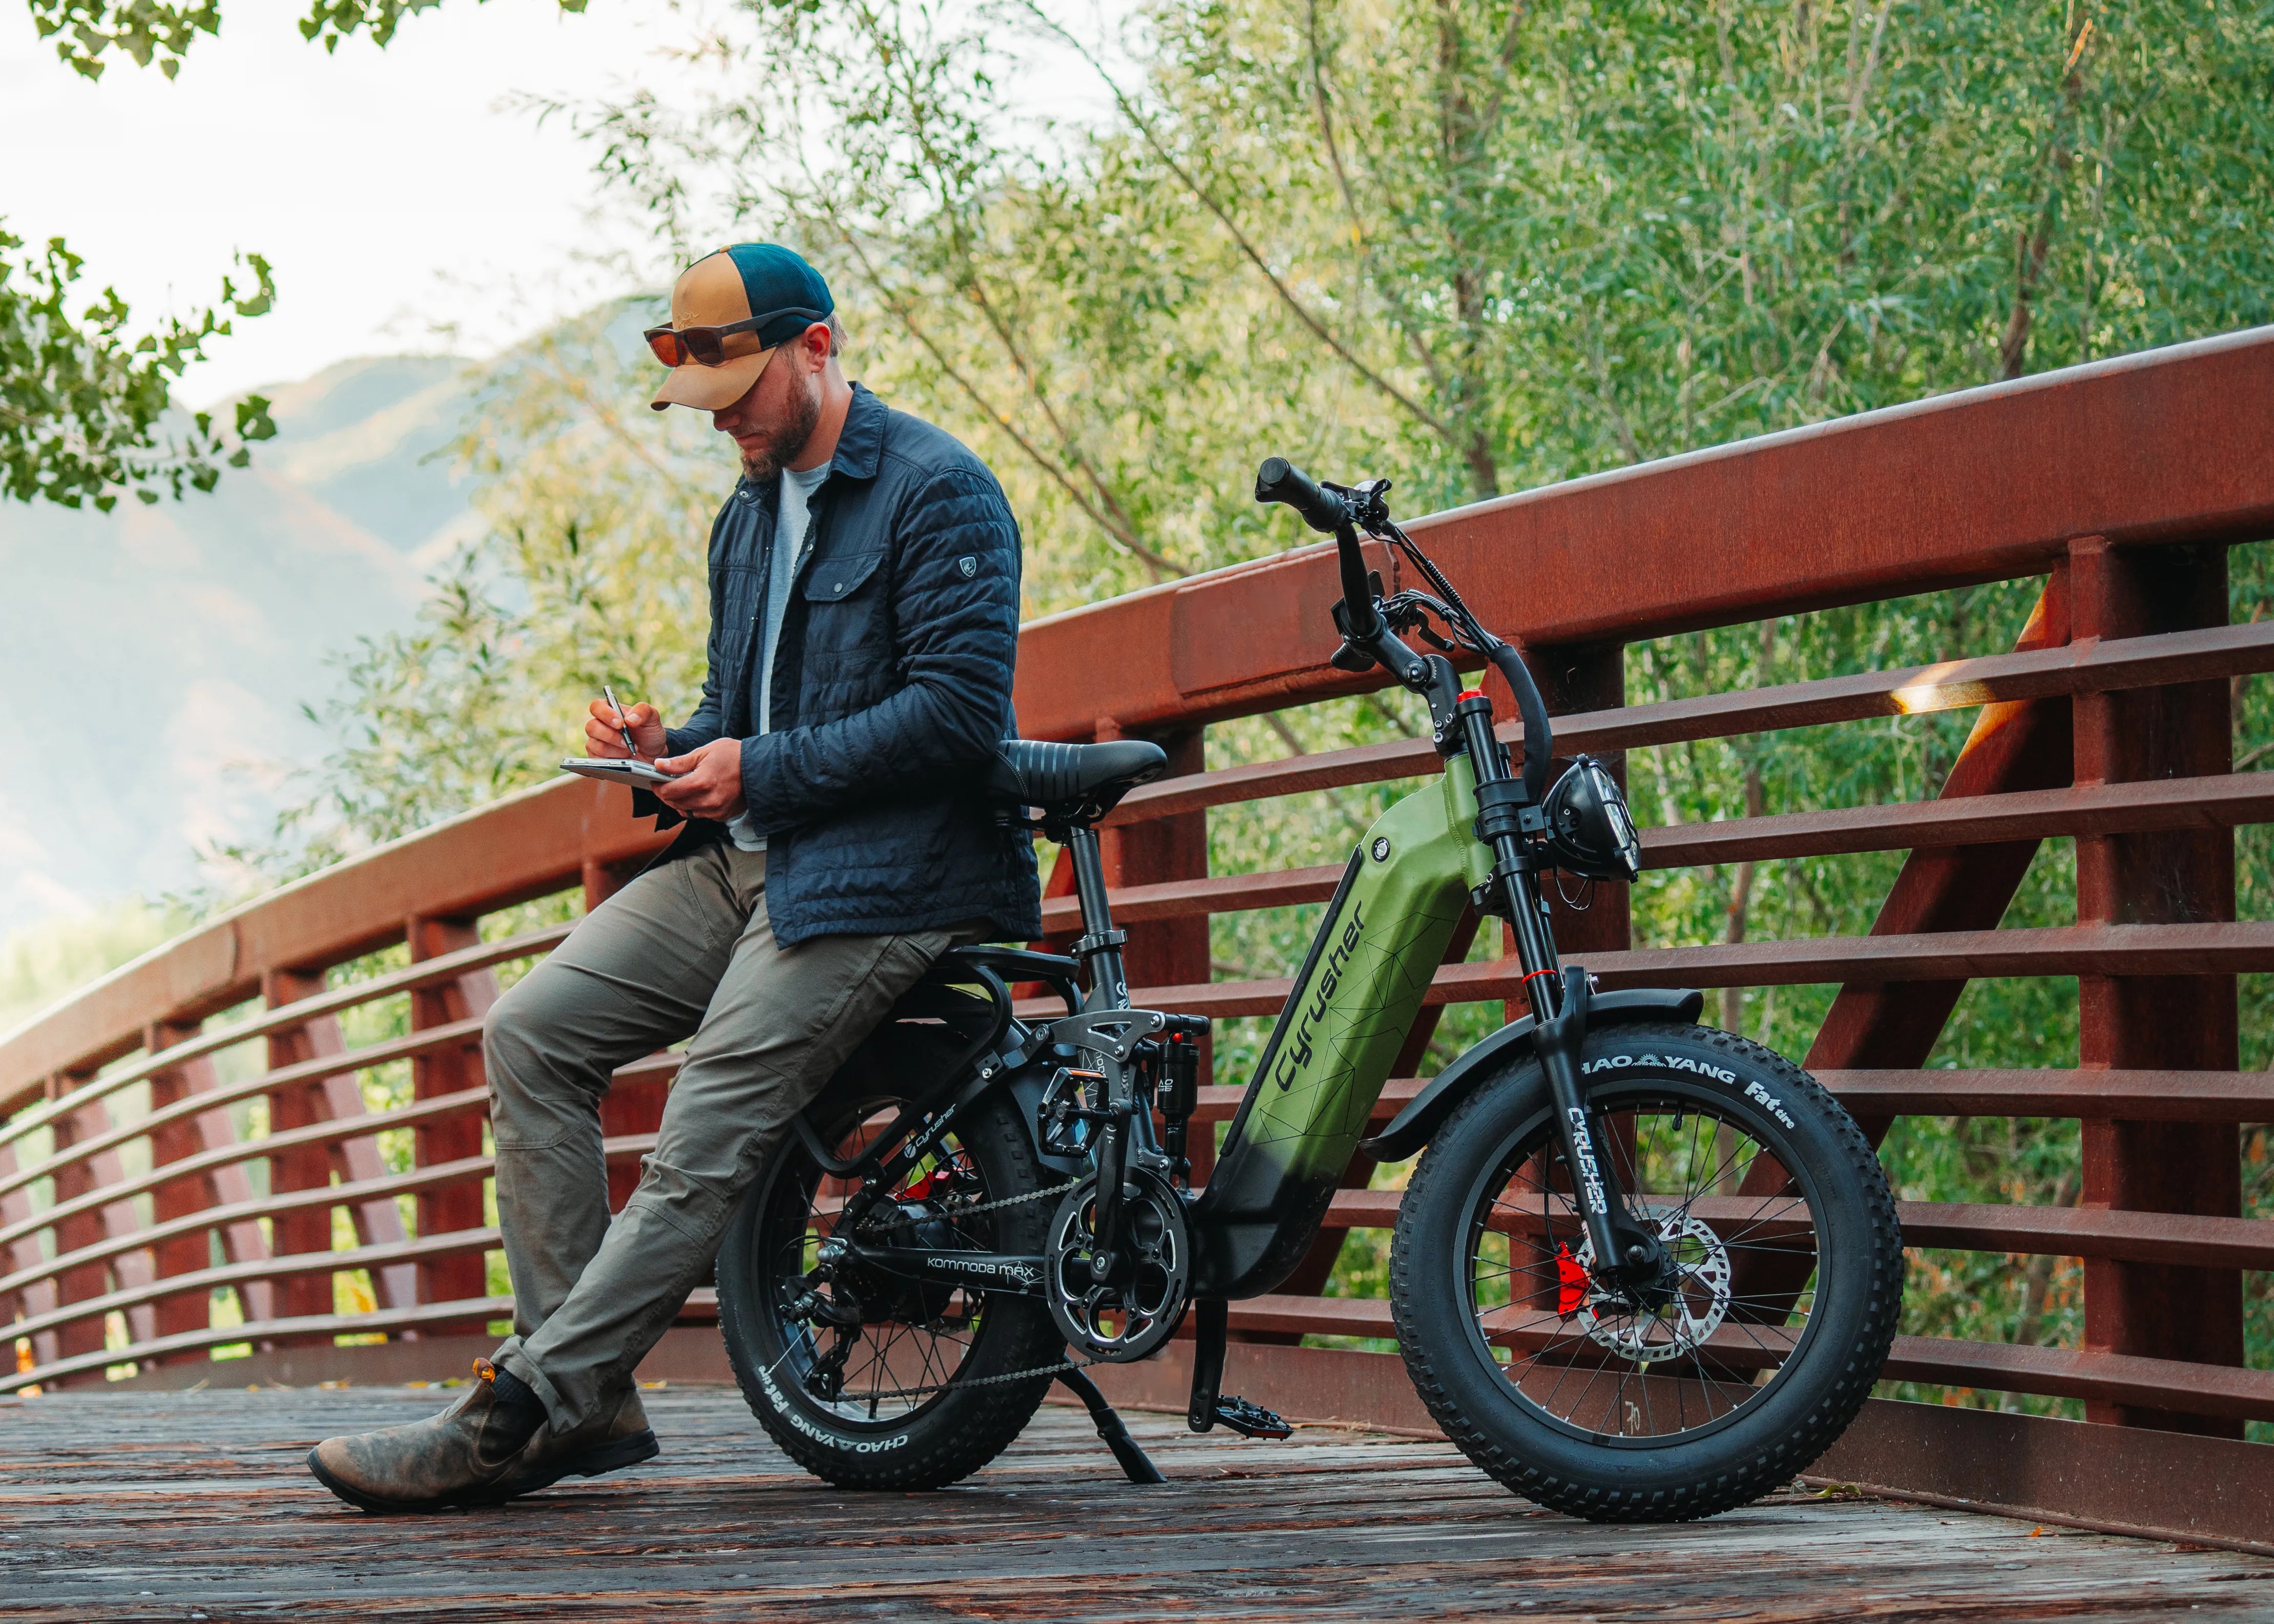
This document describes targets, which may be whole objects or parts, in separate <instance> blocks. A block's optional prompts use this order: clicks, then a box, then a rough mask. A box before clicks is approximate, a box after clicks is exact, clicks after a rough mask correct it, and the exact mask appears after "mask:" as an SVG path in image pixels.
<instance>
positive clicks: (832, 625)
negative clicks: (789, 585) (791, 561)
mask: <svg viewBox="0 0 2274 1624" xmlns="http://www.w3.org/2000/svg"><path fill="white" fill-rule="evenodd" d="M884 561H885V555H884V553H881V552H878V553H853V554H851V555H849V556H847V557H843V558H818V559H816V560H813V562H812V564H811V565H809V567H808V568H807V569H806V574H805V587H804V593H803V596H804V598H805V615H806V621H805V651H806V657H807V658H808V659H811V658H813V657H814V656H815V655H826V654H846V653H852V652H855V651H860V650H874V651H876V652H878V653H881V652H882V651H883V650H884V647H885V643H886V641H887V637H886V633H885V627H884V618H883V617H884V599H885V593H884V589H883V579H884V577H883V575H882V573H881V572H880V571H879V569H878V568H877V566H879V565H881V564H882V563H883V562H884Z"/></svg>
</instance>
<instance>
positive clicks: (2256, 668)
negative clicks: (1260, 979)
mask: <svg viewBox="0 0 2274 1624" xmlns="http://www.w3.org/2000/svg"><path fill="white" fill-rule="evenodd" d="M2270 668H2274V621H2261V622H2257V623H2255V624H2252V625H2245V626H2218V627H2210V628H2205V629H2202V630H2199V631H2187V632H2159V633H2157V634H2155V635H2151V636H2146V637H2123V638H2109V639H2105V640H2101V641H2090V640H2088V641H2086V642H2082V643H2067V644H2063V645H2062V646H2060V647H2058V648H2052V649H2033V650H2028V651H2026V652H2022V653H2007V654H1988V655H1982V656H1979V657H1977V658H1972V659H1960V660H1946V661H1943V662H1941V663H1939V664H1937V665H1913V666H1909V667H1906V668H1904V669H1902V670H1899V671H1871V672H1864V673H1858V674H1856V675H1854V676H1847V677H1825V678H1819V679H1818V680H1814V681H1810V682H1792V683H1785V684H1781V685H1779V686H1777V687H1774V688H1750V689H1743V690H1740V691H1739V692H1736V693H1733V694H1707V695H1700V696H1698V697H1697V698H1694V699H1671V700H1661V701H1659V702H1656V703H1651V704H1644V705H1623V706H1619V707H1617V708H1615V709H1612V710H1606V711H1577V712H1575V713H1573V714H1571V715H1570V716H1561V717H1557V718H1555V744H1556V748H1557V750H1558V752H1559V753H1560V754H1564V755H1569V754H1571V753H1573V752H1576V751H1579V750H1593V751H1597V752H1608V751H1614V750H1630V749H1640V748H1645V747H1646V746H1650V745H1656V744H1679V743H1682V742H1684V741H1688V740H1692V739H1719V738H1728V737H1732V736H1735V735H1736V734H1739V733H1774V732H1779V731H1781V730H1783V729H1786V728H1793V727H1817V726H1823V725H1825V724H1826V723H1830V722H1854V721H1863V720H1866V719H1868V718H1872V717H1882V716H1902V715H1916V714H1920V713H1923V712H1926V711H1959V710H1966V709H1969V708H1970V707H1972V706H1975V705H1981V704H1987V703H1991V702H1992V701H1996V700H2016V699H2050V698H2054V697H2057V696H2061V695H2072V694H2080V693H2093V692H2105V691H2108V690H2112V689H2117V688H2156V687H2161V686H2163V685H2165V684H2167V683H2173V682H2201V681H2206V680H2210V679H2212V678H2216V677H2233V676H2242V675H2246V674H2248V673H2253V672H2260V671H2265V670H2268V669H2270ZM1499 731H1500V733H1501V736H1502V738H1503V739H1506V740H1509V741H1515V740H1517V739H1520V738H1521V737H1522V736H1523V730H1522V729H1521V728H1520V727H1517V726H1514V725H1513V724H1510V725H1507V726H1502V728H1501V729H1500V730H1499ZM1437 768H1438V756H1437V750H1436V747H1435V746H1434V745H1433V744H1432V743H1430V741H1427V740H1426V739H1417V740H1394V741H1390V742H1389V743H1386V744H1368V745H1359V746H1356V747H1354V748H1350V749H1344V750H1322V751H1321V752H1319V753H1318V754H1317V755H1315V756H1291V757H1288V758H1285V759H1284V760H1280V761H1271V762H1256V763H1249V764H1247V765H1244V766H1239V767H1223V768H1218V769H1217V770H1216V771H1213V772H1196V773H1191V774H1188V775H1186V776H1185V777H1183V778H1170V779H1167V780H1164V781H1163V782H1161V783H1157V784H1148V785H1143V786H1140V787H1138V788H1136V789H1134V790H1132V791H1131V792H1130V793H1128V795H1127V796H1126V797H1125V798H1124V799H1123V801H1122V802H1121V804H1120V805H1119V806H1118V808H1115V809H1114V811H1113V814H1112V816H1111V817H1110V818H1108V819H1107V822H1108V823H1137V822H1141V821H1142V820H1144V819H1147V818H1156V817H1172V816H1176V815H1178V813H1183V812H1198V811H1201V810H1202V809H1203V808H1208V807H1216V806H1225V805H1228V804H1231V803H1232V802H1234V801H1261V800H1263V799H1266V798H1268V797H1271V796H1277V795H1292V794H1299V793H1306V792H1308V791H1314V790H1321V789H1338V788H1342V787H1344V786H1349V785H1352V784H1375V783H1380V782H1382V781H1383V780H1385V779H1389V778H1420V777H1424V776H1426V775H1427V774H1429V773H1433V772H1434V771H1437Z"/></svg>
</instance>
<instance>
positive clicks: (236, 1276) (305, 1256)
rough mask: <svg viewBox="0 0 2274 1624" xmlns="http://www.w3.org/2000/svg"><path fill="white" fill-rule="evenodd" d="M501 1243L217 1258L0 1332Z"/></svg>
mask: <svg viewBox="0 0 2274 1624" xmlns="http://www.w3.org/2000/svg"><path fill="white" fill-rule="evenodd" d="M501 1244H503V1241H502V1238H501V1237H500V1235H499V1232H498V1231H497V1230H495V1229H452V1230H449V1231H448V1232H446V1233H444V1234H440V1235H428V1236H422V1237H419V1238H418V1239H417V1240H409V1241H388V1242H386V1243H384V1244H380V1245H373V1246H350V1247H348V1248H346V1249H344V1250H343V1251H339V1252H288V1253H285V1254H283V1255H282V1256H279V1257H272V1258H259V1259H252V1261H249V1262H245V1263H223V1264H219V1265H216V1266H215V1267H212V1268H201V1269H193V1270H192V1271H191V1272H189V1273H188V1274H167V1275H162V1276H161V1277H160V1278H158V1279H156V1280H152V1281H147V1282H144V1283H143V1284H141V1285H139V1286H135V1287H132V1289H127V1290H124V1291H109V1292H105V1293H104V1294H103V1295H102V1296H101V1297H83V1298H81V1299H80V1300H79V1301H78V1302H76V1303H66V1304H64V1305H63V1306H62V1307H60V1308H53V1309H50V1310H49V1311H48V1312H46V1313H43V1314H34V1315H33V1316H32V1317H31V1318H30V1319H19V1320H17V1321H16V1323H15V1324H13V1325H9V1326H0V1335H4V1336H14V1337H23V1336H34V1335H38V1334H39V1333H40V1332H41V1331H49V1330H54V1329H55V1328H56V1327H59V1326H65V1325H70V1324H72V1323H73V1322H75V1321H77V1320H80V1319H90V1318H93V1317H94V1316H95V1315H98V1314H107V1313H110V1312H115V1311H117V1310H119V1309H124V1308H134V1307H138V1306H139V1305H140V1304H144V1303H154V1302H158V1301H161V1300H162V1299H163V1298H166V1297H186V1296H191V1295H193V1294H195V1293H197V1292H200V1291H211V1290H213V1289H215V1288H216V1287H220V1286H236V1285H243V1284H245V1283H246V1282H251V1281H255V1280H284V1279H290V1278H294V1277H297V1276H299V1275H303V1274H346V1273H348V1272H350V1271H351V1270H354V1269H359V1268H378V1267H382V1266H384V1265H386V1264H389V1263H423V1262H427V1261H429V1260H431V1259H435V1258H448V1257H455V1256H456V1255H457V1254H459V1253H460V1252H493V1251H495V1250H496V1249H497V1248H498V1247H499V1246H501Z"/></svg>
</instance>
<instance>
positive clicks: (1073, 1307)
mask: <svg viewBox="0 0 2274 1624" xmlns="http://www.w3.org/2000/svg"><path fill="white" fill-rule="evenodd" d="M1125 1183H1126V1184H1130V1185H1134V1186H1135V1187H1136V1190H1137V1195H1136V1197H1135V1199H1133V1200H1130V1201H1129V1202H1128V1203H1127V1204H1126V1207H1125V1209H1124V1214H1123V1216H1124V1219H1125V1226H1124V1227H1125V1229H1126V1235H1125V1236H1124V1237H1123V1241H1122V1250H1123V1252H1124V1256H1123V1259H1122V1260H1121V1263H1120V1267H1118V1268H1115V1269H1111V1270H1109V1271H1108V1278H1107V1279H1105V1280H1103V1281H1101V1280H1098V1279H1096V1276H1095V1274H1094V1272H1093V1270H1092V1268H1091V1267H1090V1265H1091V1260H1092V1259H1094V1258H1095V1257H1096V1234H1097V1180H1096V1177H1094V1176H1093V1177H1088V1178H1085V1179H1083V1180H1082V1181H1081V1183H1080V1184H1076V1185H1075V1186H1074V1187H1073V1190H1071V1191H1069V1192H1067V1194H1066V1198H1065V1200H1063V1201H1061V1202H1059V1203H1058V1213H1057V1214H1056V1215H1055V1216H1054V1217H1052V1218H1051V1220H1050V1242H1049V1244H1048V1248H1047V1250H1046V1251H1045V1253H1044V1257H1043V1273H1044V1275H1045V1279H1044V1282H1043V1293H1044V1296H1045V1297H1047V1298H1048V1300H1049V1302H1050V1318H1051V1319H1054V1320H1055V1321H1057V1323H1058V1330H1059V1332H1060V1334H1061V1335H1064V1336H1065V1339H1066V1342H1067V1345H1068V1346H1070V1347H1072V1348H1073V1349H1074V1350H1076V1351H1077V1352H1080V1353H1083V1354H1086V1355H1088V1357H1090V1358H1091V1359H1092V1360H1095V1361H1098V1362H1101V1363H1104V1364H1109V1365H1121V1364H1126V1363H1127V1362H1128V1361H1130V1360H1132V1359H1141V1358H1143V1357H1145V1356H1146V1355H1147V1354H1148V1353H1150V1352H1152V1351H1153V1350H1155V1349H1156V1348H1158V1347H1159V1346H1160V1345H1161V1344H1162V1343H1163V1342H1167V1341H1168V1340H1169V1338H1170V1337H1171V1335H1174V1334H1175V1333H1176V1329H1177V1326H1178V1322H1179V1321H1181V1320H1182V1319H1184V1317H1185V1308H1186V1304H1187V1303H1188V1302H1189V1301H1190V1289H1191V1284H1192V1237H1191V1235H1190V1233H1189V1232H1188V1231H1187V1229H1186V1225H1185V1203H1184V1198H1183V1197H1181V1196H1179V1195H1178V1193H1177V1192H1176V1190H1175V1188H1174V1187H1173V1186H1172V1185H1171V1184H1169V1183H1168V1181H1167V1180H1165V1179H1163V1178H1162V1177H1159V1176H1158V1175H1157V1174H1155V1173H1151V1172H1148V1171H1147V1170H1145V1169H1139V1168H1133V1169H1130V1170H1129V1173H1128V1175H1127V1177H1126V1181H1125Z"/></svg>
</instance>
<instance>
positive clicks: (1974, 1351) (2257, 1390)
mask: <svg viewBox="0 0 2274 1624" xmlns="http://www.w3.org/2000/svg"><path fill="white" fill-rule="evenodd" d="M1230 1319H1231V1327H1232V1328H1233V1329H1235V1330H1244V1331H1262V1332H1268V1333H1276V1334H1277V1335H1283V1336H1284V1335H1304V1336H1370V1337H1391V1336H1394V1335H1396V1327H1394V1326H1393V1325H1392V1324H1391V1322H1390V1317H1389V1304H1388V1303H1386V1302H1384V1301H1382V1299H1380V1298H1378V1297H1291V1296H1279V1295H1272V1296H1266V1297H1249V1298H1247V1299H1246V1301H1244V1302H1238V1303H1234V1304H1231V1314H1230ZM1879 1374H1880V1379H1881V1380H1886V1381H1930V1382H1936V1383H1942V1384H1947V1385H1950V1386H1954V1387H1981V1388H1984V1389H1987V1390H1989V1391H1992V1392H2007V1393H2027V1394H2029V1395H2035V1396H2039V1397H2045V1398H2082V1399H2094V1400H2099V1401H2102V1402H2110V1403H2123V1404H2136V1405H2141V1406H2143V1407H2145V1408H2149V1409H2155V1410H2177V1411H2180V1412H2182V1413H2185V1414H2188V1415H2212V1416H2225V1417H2234V1418H2240V1419H2244V1420H2274V1371H2259V1370H2245V1369H2243V1368H2241V1367H2240V1366H2237V1365H2196V1364H2193V1363H2190V1362H2188V1361H2186V1360H2182V1359H2149V1358H2142V1357H2139V1356H2137V1355H2135V1354H2120V1353H2100V1352H2085V1351H2081V1350H2074V1349H2067V1348H2037V1347H2025V1346H2021V1345H2017V1344H2013V1343H2007V1342H1961V1341H1958V1340H1955V1339H1949V1340H1946V1339H1944V1338H1941V1337H1934V1336H1898V1337H1897V1338H1895V1344H1894V1350H1892V1351H1891V1352H1890V1354H1889V1355H1888V1357H1887V1362H1886V1365H1885V1366H1884V1367H1882V1369H1881V1371H1880V1372H1879Z"/></svg>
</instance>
